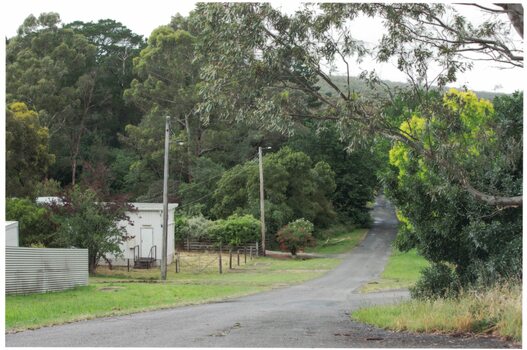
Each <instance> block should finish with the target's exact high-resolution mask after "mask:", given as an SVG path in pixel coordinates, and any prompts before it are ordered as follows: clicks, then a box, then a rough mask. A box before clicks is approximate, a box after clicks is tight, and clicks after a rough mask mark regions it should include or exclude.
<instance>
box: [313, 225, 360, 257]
mask: <svg viewBox="0 0 527 350" xmlns="http://www.w3.org/2000/svg"><path fill="white" fill-rule="evenodd" d="M331 231H332V232H326V234H327V235H328V236H329V238H327V239H319V240H317V245H316V246H315V247H311V248H307V249H306V252H307V253H318V254H341V253H346V252H348V251H350V250H352V249H353V248H355V247H356V246H357V245H358V244H359V243H360V242H361V241H362V240H363V239H364V237H365V236H366V233H367V232H368V229H365V228H358V229H354V230H349V229H348V228H346V227H345V226H337V227H335V228H332V229H331Z"/></svg>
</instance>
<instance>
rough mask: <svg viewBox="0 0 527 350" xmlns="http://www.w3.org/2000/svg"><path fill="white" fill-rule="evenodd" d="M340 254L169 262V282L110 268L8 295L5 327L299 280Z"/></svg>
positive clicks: (154, 274) (153, 273)
mask: <svg viewBox="0 0 527 350" xmlns="http://www.w3.org/2000/svg"><path fill="white" fill-rule="evenodd" d="M340 262H341V260H339V259H310V260H299V259H298V260H295V259H291V260H282V259H271V258H264V257H261V258H257V259H254V260H251V261H248V262H247V265H243V266H240V267H238V266H237V267H236V269H234V270H232V271H230V272H227V273H224V274H222V275H220V274H218V273H212V272H211V273H200V274H190V273H180V274H176V273H175V272H174V266H173V265H172V266H170V268H169V273H168V276H167V282H164V283H160V282H159V281H158V280H157V279H158V278H159V270H158V269H152V270H139V271H137V270H135V271H132V272H126V270H115V269H114V270H111V271H110V270H108V269H103V268H101V269H100V275H98V276H96V277H91V278H90V285H89V286H86V287H78V288H75V289H73V290H69V291H62V292H54V293H44V294H31V295H19V296H7V297H6V330H8V331H12V330H21V329H28V328H38V327H40V326H45V325H52V324H60V323H65V322H70V321H76V320H82V319H89V318H95V317H101V316H110V315H119V314H127V313H133V312H138V311H144V310H153V309H160V308H166V307H173V306H179V305H187V304H195V303H204V302H210V301H216V300H221V299H225V298H232V297H237V296H242V295H248V294H252V293H257V292H261V291H264V290H269V289H272V288H278V287H283V286H287V285H291V284H296V283H301V282H304V281H306V280H309V279H313V278H316V277H319V276H321V275H322V274H324V273H325V272H327V271H328V270H330V269H333V268H335V267H336V266H337V265H338V264H339V263H340Z"/></svg>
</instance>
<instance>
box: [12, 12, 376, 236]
mask: <svg viewBox="0 0 527 350" xmlns="http://www.w3.org/2000/svg"><path fill="white" fill-rule="evenodd" d="M199 40H200V39H199V33H197V32H196V30H195V29H194V28H193V27H192V26H191V24H190V21H189V19H188V18H184V17H181V16H175V17H173V19H172V21H171V23H169V24H168V25H164V26H160V27H159V28H157V29H155V30H154V31H153V32H152V34H151V36H150V37H149V39H148V40H146V39H145V38H143V37H142V36H140V35H137V34H135V33H133V32H132V31H130V30H129V29H128V28H126V27H125V26H123V25H122V24H121V23H118V22H116V21H113V20H109V19H108V20H100V21H98V22H96V23H93V22H89V23H84V22H80V21H76V22H73V23H67V24H64V23H62V22H61V21H60V17H59V15H58V14H55V13H46V14H41V15H40V16H39V17H38V18H37V17H33V16H29V17H28V18H27V19H26V20H25V21H24V23H23V24H22V25H21V27H20V29H19V31H18V35H17V36H15V37H13V38H10V39H8V41H7V111H6V113H7V133H6V136H7V152H8V153H7V186H6V190H7V191H6V192H7V196H8V197H18V198H28V199H30V200H33V199H34V198H35V197H37V196H53V195H62V194H63V193H64V190H65V189H67V188H69V187H71V186H74V185H79V184H80V185H81V187H87V188H91V189H92V190H94V191H96V192H97V194H98V196H99V197H100V198H101V200H106V201H108V200H115V198H117V197H118V198H120V199H122V198H123V197H125V198H126V199H127V200H129V201H139V202H160V201H161V200H162V169H163V149H164V120H165V116H166V115H170V116H171V117H172V122H171V132H172V136H171V140H172V142H171V146H170V176H171V178H170V183H169V199H170V201H172V202H178V203H180V204H181V209H180V210H179V213H180V214H185V215H187V216H196V215H197V216H199V215H202V216H204V217H206V218H208V219H214V220H218V219H224V218H227V217H229V216H231V215H233V214H240V215H243V214H251V215H253V216H254V217H259V204H258V203H259V189H258V186H259V185H258V184H259V177H258V164H257V150H258V147H259V146H263V147H271V148H270V149H269V150H266V151H265V155H264V171H265V183H266V186H265V189H266V210H267V220H268V230H269V232H270V233H272V235H271V237H273V236H274V233H276V232H277V231H278V229H279V228H281V227H282V226H284V225H285V224H287V223H289V222H291V221H293V220H296V219H299V218H305V219H307V220H309V221H311V222H313V223H314V224H315V227H316V228H317V229H320V228H324V227H327V226H328V225H330V224H332V223H334V222H346V223H349V224H353V225H360V226H367V225H369V223H370V217H369V213H368V208H367V204H368V202H370V201H372V200H373V197H374V193H375V191H376V190H377V188H378V181H377V177H376V173H377V171H378V169H379V168H380V166H381V161H380V159H381V158H380V157H379V156H378V153H379V152H376V151H375V150H374V151H372V150H371V149H368V148H363V149H358V150H355V151H353V152H348V151H347V150H346V147H347V145H346V144H345V142H343V141H340V140H339V137H338V134H337V131H336V128H335V126H334V125H332V124H331V123H327V125H326V126H325V127H324V130H322V131H320V130H318V128H319V127H320V125H319V124H315V123H312V122H309V121H298V122H296V123H294V125H293V127H292V129H290V130H287V132H284V131H281V130H272V129H270V128H268V126H267V125H266V121H265V120H262V121H260V122H252V123H245V122H240V121H236V120H232V119H228V118H224V117H223V116H222V111H221V110H217V111H215V113H214V114H213V115H212V116H208V117H207V118H206V119H204V118H201V117H200V114H199V113H198V112H197V108H196V106H197V104H198V103H199V102H200V98H201V97H200V95H199V94H198V91H199V87H200V84H201V79H200V68H201V66H202V62H201V61H200V60H197V59H196V54H195V51H196V50H198V49H199V45H198V43H197V42H198V41H199ZM203 59H204V58H201V60H203ZM240 94H243V91H240ZM316 107H317V106H316V104H313V106H312V108H316ZM13 203H14V202H13ZM26 204H27V203H26ZM11 206H12V205H11ZM13 210H14V209H13ZM15 211H16V210H15ZM13 212H14V211H12V212H11V216H13V215H14V214H12V213H13ZM8 213H9V211H8ZM8 216H9V215H8ZM8 219H16V218H14V217H8ZM24 232H25V230H24ZM27 235H28V236H27V237H22V242H23V244H25V245H30V244H37V243H38V244H48V245H49V244H51V243H50V241H49V239H46V238H45V237H41V235H34V234H29V233H28V234H27ZM272 241H274V240H272Z"/></svg>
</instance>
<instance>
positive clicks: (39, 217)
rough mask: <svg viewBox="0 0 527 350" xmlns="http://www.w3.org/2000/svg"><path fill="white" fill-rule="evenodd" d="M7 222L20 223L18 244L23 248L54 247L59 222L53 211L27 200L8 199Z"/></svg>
mask: <svg viewBox="0 0 527 350" xmlns="http://www.w3.org/2000/svg"><path fill="white" fill-rule="evenodd" d="M5 217H6V220H8V221H10V220H13V221H18V244H19V245H20V246H21V247H29V246H31V245H44V246H46V247H53V246H54V241H55V231H56V229H57V226H58V224H57V222H56V221H55V220H54V219H53V217H52V212H51V210H50V209H49V208H48V207H46V206H41V205H38V204H35V203H34V202H33V201H31V200H29V199H26V198H8V199H7V201H6V215H5Z"/></svg>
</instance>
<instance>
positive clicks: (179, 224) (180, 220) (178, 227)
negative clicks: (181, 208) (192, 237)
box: [174, 215, 188, 242]
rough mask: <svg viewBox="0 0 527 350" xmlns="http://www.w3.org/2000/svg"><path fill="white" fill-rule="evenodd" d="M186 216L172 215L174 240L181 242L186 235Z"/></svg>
mask: <svg viewBox="0 0 527 350" xmlns="http://www.w3.org/2000/svg"><path fill="white" fill-rule="evenodd" d="M187 221H188V217H187V216H186V215H175V217H174V241H175V242H182V241H183V240H184V239H185V238H186V236H185V234H186V229H187Z"/></svg>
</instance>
